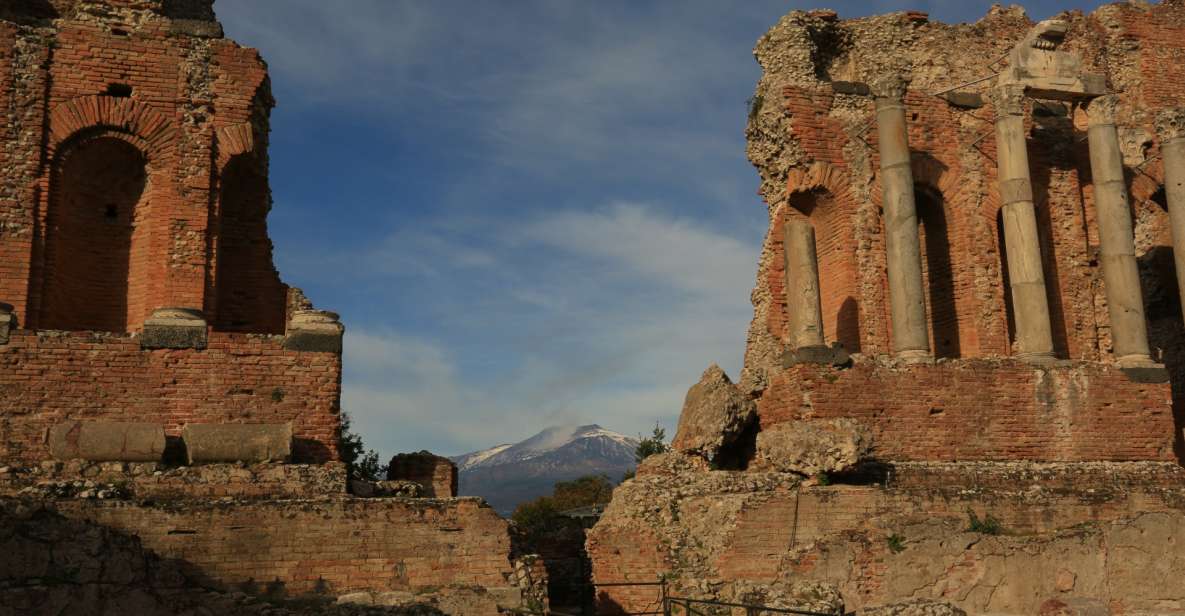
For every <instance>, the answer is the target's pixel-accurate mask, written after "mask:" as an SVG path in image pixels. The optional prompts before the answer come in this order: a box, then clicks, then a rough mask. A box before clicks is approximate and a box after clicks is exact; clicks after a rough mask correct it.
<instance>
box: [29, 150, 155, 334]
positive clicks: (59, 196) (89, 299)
mask: <svg viewBox="0 0 1185 616" xmlns="http://www.w3.org/2000/svg"><path fill="white" fill-rule="evenodd" d="M146 165H147V161H146V160H145V158H144V155H143V154H142V153H141V152H140V150H138V149H136V147H135V146H133V145H131V144H130V143H128V142H126V141H123V140H121V139H118V138H115V137H99V138H94V139H87V140H84V141H80V142H78V143H77V144H75V145H73V146H72V147H70V148H69V149H68V150H66V151H63V153H62V155H61V156H60V157H59V159H58V162H57V165H56V168H55V170H54V178H53V184H52V188H51V194H50V204H49V209H48V212H47V217H46V236H45V237H46V239H45V246H46V248H45V269H44V276H43V281H44V282H43V285H44V287H43V288H44V294H43V299H42V303H41V310H40V318H39V319H38V322H37V326H38V327H40V328H42V329H67V330H96V331H110V332H126V331H131V330H133V329H135V328H136V327H138V326H139V325H140V324H141V323H142V322H143V319H144V313H145V301H146V295H147V292H146V291H147V286H148V283H149V280H148V278H149V276H148V272H147V270H148V267H149V266H150V263H149V261H148V259H149V252H148V243H149V241H148V235H149V224H148V221H149V216H148V209H149V208H148V199H147V195H148V193H149V190H148V189H147V184H148V174H147V168H146Z"/></svg>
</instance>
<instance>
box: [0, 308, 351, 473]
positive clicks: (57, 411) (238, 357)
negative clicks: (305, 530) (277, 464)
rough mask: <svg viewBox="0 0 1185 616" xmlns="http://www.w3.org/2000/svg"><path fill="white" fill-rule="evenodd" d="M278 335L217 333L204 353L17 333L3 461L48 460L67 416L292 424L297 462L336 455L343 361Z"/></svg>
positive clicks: (6, 363)
mask: <svg viewBox="0 0 1185 616" xmlns="http://www.w3.org/2000/svg"><path fill="white" fill-rule="evenodd" d="M281 344H282V338H280V337H278V336H260V335H249V334H230V333H219V332H213V333H211V334H210V338H209V346H208V348H207V349H205V350H193V349H182V350H141V348H140V343H139V340H138V339H137V338H135V337H132V336H127V335H109V334H97V333H85V332H70V333H65V332H42V333H35V332H30V331H24V330H22V331H16V332H13V334H12V337H11V340H10V342H9V343H8V344H7V345H0V391H3V392H4V395H3V396H0V460H21V461H36V460H43V459H48V457H49V452H48V449H47V448H46V445H45V433H46V430H47V429H48V428H49V426H51V425H53V424H55V423H58V422H61V421H64V420H67V419H88V420H98V419H106V420H111V421H148V422H157V423H162V424H164V425H165V430H166V433H167V434H170V435H178V434H179V433H180V430H181V427H182V426H183V425H185V424H186V423H282V422H292V426H293V437H294V441H295V442H294V448H293V455H294V457H295V459H296V460H298V461H307V462H322V461H327V460H333V459H336V458H337V431H338V426H339V420H338V415H337V413H338V409H339V403H340V392H341V382H340V380H341V356H340V355H338V354H336V353H317V352H304V351H290V350H285V349H284V348H282V346H281Z"/></svg>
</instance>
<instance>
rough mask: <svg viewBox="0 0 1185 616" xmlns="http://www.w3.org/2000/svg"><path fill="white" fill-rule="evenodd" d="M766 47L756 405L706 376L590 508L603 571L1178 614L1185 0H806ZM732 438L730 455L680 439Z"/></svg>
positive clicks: (751, 385)
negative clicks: (623, 477)
mask: <svg viewBox="0 0 1185 616" xmlns="http://www.w3.org/2000/svg"><path fill="white" fill-rule="evenodd" d="M755 55H756V57H757V60H758V62H760V63H761V65H762V67H763V68H764V75H763V77H762V80H761V82H760V83H759V84H758V86H757V91H756V93H755V95H754V97H753V100H752V108H751V109H750V115H749V126H748V131H747V134H748V138H749V152H748V153H749V158H750V160H751V161H752V162H753V163H754V165H755V166H756V167H757V169H758V172H759V174H760V177H761V194H762V195H763V196H764V198H765V201H766V203H767V205H768V209H769V220H770V225H769V233H768V235H767V237H766V241H765V245H764V248H763V252H762V256H761V261H760V263H759V264H758V274H757V287H756V289H755V290H754V292H753V296H752V299H753V303H754V308H755V314H754V319H753V322H752V325H751V328H750V330H749V335H748V344H747V349H746V354H745V365H744V369H743V372H742V373H741V375H740V379H739V382H738V383H737V385H736V394H737V395H741V396H745V397H748V398H749V399H750V400H752V402H753V403H754V404H755V407H756V413H755V415H756V419H755V420H754V423H752V424H751V425H750V426H748V427H747V428H744V429H736V428H729V430H728V431H727V433H726V434H725V433H719V434H717V433H713V434H700V433H699V432H698V431H701V430H703V429H704V428H703V427H704V426H712V425H729V426H732V425H734V424H735V423H736V420H737V418H738V417H739V415H737V408H739V405H737V404H735V403H731V404H728V405H721V406H719V407H718V408H717V407H712V408H707V409H705V408H702V406H703V404H705V402H704V400H705V398H704V397H703V396H702V395H700V394H696V395H694V396H693V395H692V394H689V396H688V402H687V406H686V407H685V409H684V416H683V418H682V419H681V421H680V430H679V435H678V436H677V438H676V440H675V444H676V446H677V448H680V449H681V450H682V451H683V453H681V454H671V455H670V456H664V457H663V459H662V460H657V461H654V462H652V463H648V464H647V465H644V466H643V468H641V469H639V471H638V478H637V479H635V480H634V481H633V482H627V483H626V484H624V485H623V486H622V487H621V488H619V490H618V491H617V492H616V493H615V495H614V499H613V503H612V504H611V506H610V508H609V510H608V511H606V514H605V516H604V517H603V518H602V520H601V522H600V523H599V524H598V525H597V526H596V527H595V528H594V529H593V531H592V532H591V533H590V538H589V542H588V552H589V554H590V557H591V558H592V560H593V563H594V576H595V578H596V579H597V580H601V581H619V580H621V579H623V578H625V579H631V580H644V579H654V578H655V577H656V576H658V575H668V576H671V577H672V578H673V579H676V580H678V582H677V584H676V588H677V589H678V590H679V591H680V592H684V593H687V594H691V595H692V596H704V595H708V596H717V597H722V598H732V599H739V598H742V597H744V596H749V594H751V591H753V589H754V588H765V589H767V590H768V589H770V588H774V587H776V586H778V585H779V584H785V583H788V581H789V580H802V579H810V580H816V581H819V582H826V583H829V584H833V585H834V587H835V588H837V589H838V590H839V591H840V594H842V596H843V599H844V600H845V602H846V606H847V608H849V609H852V608H856V609H863V608H867V607H869V606H872V605H876V604H879V603H890V602H893V601H896V600H901V599H908V598H927V599H940V600H945V601H949V602H951V603H953V604H956V605H958V606H960V607H962V608H964V609H966V610H967V611H968V613H1017V614H1021V613H1023V614H1036V613H1042V614H1055V613H1056V614H1062V613H1066V614H1088V613H1089V614H1094V613H1100V614H1107V613H1110V614H1134V613H1156V614H1185V591H1182V590H1181V589H1180V588H1179V584H1175V583H1174V582H1172V581H1171V580H1170V578H1171V577H1172V575H1173V574H1171V573H1170V572H1172V571H1174V570H1175V569H1174V568H1175V567H1180V566H1181V565H1182V563H1181V562H1180V559H1181V556H1182V552H1181V551H1180V550H1179V549H1177V548H1176V547H1175V544H1174V543H1173V542H1171V541H1168V540H1167V537H1170V536H1174V535H1175V534H1176V533H1179V532H1180V529H1181V528H1183V527H1185V511H1183V510H1185V475H1182V472H1181V467H1180V464H1181V461H1182V459H1183V458H1185V447H1183V445H1182V428H1183V427H1185V396H1183V395H1182V393H1181V392H1183V391H1185V344H1183V341H1185V327H1183V325H1182V323H1183V319H1182V300H1181V293H1182V292H1185V286H1181V285H1180V284H1178V280H1179V277H1180V276H1185V269H1182V267H1180V266H1178V264H1182V265H1185V261H1182V260H1181V259H1182V257H1181V255H1182V254H1183V253H1185V226H1182V225H1185V223H1182V222H1181V220H1182V219H1183V218H1185V215H1182V213H1181V212H1180V211H1179V209H1180V208H1182V207H1185V188H1183V186H1182V182H1183V181H1185V154H1182V152H1185V132H1183V130H1185V120H1183V118H1185V115H1183V110H1185V89H1182V88H1181V86H1180V84H1181V83H1182V82H1185V74H1182V71H1185V4H1182V3H1181V2H1180V1H1178V0H1166V1H1165V2H1162V3H1160V4H1157V5H1144V4H1140V3H1130V4H1115V5H1110V6H1105V7H1102V8H1100V9H1098V10H1097V11H1095V12H1094V13H1092V14H1090V15H1082V14H1080V13H1067V14H1063V15H1061V16H1058V18H1057V19H1054V20H1049V21H1045V22H1041V23H1038V24H1034V23H1033V22H1032V21H1030V20H1029V18H1028V17H1027V16H1026V15H1025V14H1024V12H1023V11H1022V10H1021V9H1020V8H1018V7H1013V8H1008V9H1004V8H999V7H997V8H994V9H992V11H991V12H989V14H988V15H987V16H985V17H984V18H983V19H981V20H980V21H978V22H977V23H974V24H963V25H946V24H940V23H934V22H931V21H930V20H929V19H928V17H927V16H926V15H925V14H923V13H895V14H890V15H884V16H878V17H870V18H864V19H854V20H840V19H839V18H838V16H837V15H836V14H835V13H834V12H830V11H812V12H801V11H796V12H793V13H790V14H789V15H787V16H786V17H784V18H783V19H782V20H781V21H780V22H779V23H778V24H777V25H776V26H775V27H774V28H773V29H771V30H770V31H769V33H767V34H766V35H765V36H764V37H762V38H761V40H760V41H759V42H758V44H757V48H756V50H755ZM1174 256H1175V258H1176V260H1177V262H1176V264H1175V263H1174ZM1180 279H1181V280H1185V278H1180ZM709 372H711V371H709ZM709 377H710V374H708V373H706V374H705V381H701V383H700V384H699V385H697V386H696V387H697V388H703V387H705V386H706V385H707V383H709V381H708V380H707V379H709ZM721 382H723V383H725V384H727V378H724V379H723V380H721V379H719V378H716V379H713V380H711V381H710V383H713V385H712V386H713V387H719V386H720V385H719V383H721ZM696 391H697V389H696V388H693V391H692V393H695V392H696ZM716 398H718V399H726V398H727V396H716ZM713 413H716V414H718V415H719V419H717V420H715V421H708V420H705V419H704V417H710V416H712V415H713ZM721 438H725V439H726V440H730V441H731V444H726V445H724V446H721V447H718V448H716V450H714V451H713V452H710V453H711V455H710V459H711V462H712V464H713V469H714V470H708V469H707V468H706V464H705V463H703V461H702V460H701V459H700V456H704V457H709V456H705V451H703V449H702V448H696V447H680V445H681V444H684V443H702V442H716V441H719V440H720V439H721ZM688 456H692V457H690V458H688ZM697 460H698V461H697ZM820 473H822V474H821V475H820ZM827 483H841V484H845V485H831V486H828V485H825V484H827ZM820 484H824V485H820ZM968 512H970V515H969V513H968ZM986 519H990V520H991V523H985V522H984V520H986ZM996 533H999V534H996ZM639 546H640V547H639ZM645 592H646V591H645V590H639V589H634V588H625V589H619V590H616V591H612V592H609V593H608V594H607V596H606V597H605V598H604V606H606V609H609V608H612V607H613V605H615V604H620V605H623V606H626V607H631V606H632V607H637V606H639V605H641V604H643V603H644V602H645V601H647V600H648V598H647V597H646V596H644V595H645ZM787 592H788V591H787ZM783 598H786V597H783ZM1058 610H1062V611H1058ZM1100 610H1101V611H1100Z"/></svg>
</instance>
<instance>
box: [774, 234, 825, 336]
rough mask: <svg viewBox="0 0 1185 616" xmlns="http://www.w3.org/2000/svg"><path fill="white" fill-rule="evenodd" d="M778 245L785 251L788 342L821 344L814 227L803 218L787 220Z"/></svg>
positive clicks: (820, 305) (817, 264)
mask: <svg viewBox="0 0 1185 616" xmlns="http://www.w3.org/2000/svg"><path fill="white" fill-rule="evenodd" d="M782 247H783V250H784V252H785V254H786V310H787V312H789V314H790V344H791V346H793V347H794V348H796V349H799V348H803V347H812V346H824V344H825V342H824V338H823V307H822V300H821V299H820V297H819V260H818V256H817V255H816V253H815V229H814V227H813V226H811V223H809V222H807V221H805V220H797V219H789V220H787V221H786V224H785V232H784V234H783V243H782Z"/></svg>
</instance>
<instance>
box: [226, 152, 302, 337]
mask: <svg viewBox="0 0 1185 616" xmlns="http://www.w3.org/2000/svg"><path fill="white" fill-rule="evenodd" d="M220 188H221V190H220V198H219V208H218V224H217V229H218V236H217V243H216V250H215V255H214V261H215V273H214V284H215V292H214V293H215V298H216V306H215V310H214V322H213V325H214V328H215V329H218V330H221V331H241V332H248V331H249V332H256V333H283V331H284V307H285V297H284V289H283V285H282V284H281V283H280V281H279V277H278V276H277V274H276V271H275V268H274V267H273V266H272V245H271V240H269V239H268V236H267V214H268V210H269V209H271V196H270V193H269V191H268V185H267V174H266V172H265V171H264V170H263V169H262V167H261V164H260V162H259V160H258V159H257V158H256V157H254V156H250V155H241V156H236V157H234V158H233V159H231V161H230V162H229V163H227V165H226V167H225V169H224V170H223V172H222V177H221V187H220Z"/></svg>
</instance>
